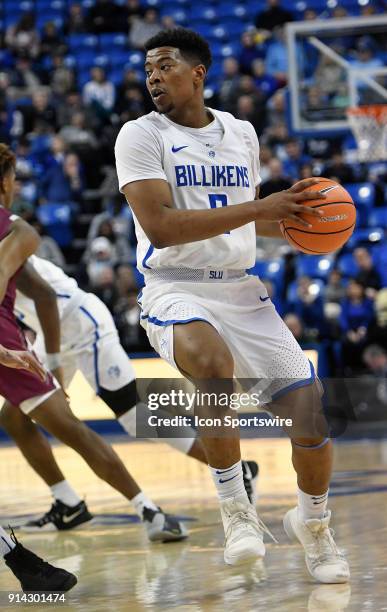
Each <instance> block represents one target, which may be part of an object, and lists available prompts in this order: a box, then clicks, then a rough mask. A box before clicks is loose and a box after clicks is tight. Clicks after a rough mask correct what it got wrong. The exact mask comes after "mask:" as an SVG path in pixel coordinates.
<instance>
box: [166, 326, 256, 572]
mask: <svg viewBox="0 0 387 612" xmlns="http://www.w3.org/2000/svg"><path fill="white" fill-rule="evenodd" d="M168 330H169V334H172V335H173V355H174V361H175V364H176V365H177V367H178V368H179V370H180V371H181V372H182V373H183V374H184V375H186V376H187V377H188V378H189V379H190V380H192V381H194V383H195V385H196V388H197V389H198V390H199V391H200V392H202V393H203V394H205V393H210V394H212V393H216V394H219V393H221V394H222V395H223V394H226V396H227V395H228V396H229V395H230V394H231V393H232V392H233V372H234V362H233V357H232V355H231V353H230V351H229V349H228V347H227V345H226V343H225V342H224V340H223V339H222V337H221V336H220V334H219V333H218V331H217V330H216V329H215V328H214V327H213V326H212V325H210V324H209V323H207V322H204V321H194V322H191V323H188V324H184V325H174V326H173V327H172V326H169V328H168ZM204 397H205V396H204ZM195 414H197V415H198V416H199V417H200V418H202V417H204V418H208V417H209V418H214V417H220V419H223V418H224V417H225V416H226V415H230V416H231V415H232V411H230V409H229V407H228V406H227V407H225V408H219V407H216V408H214V406H211V405H209V404H208V405H201V406H196V408H195ZM199 431H200V434H201V438H202V443H203V445H204V447H205V451H206V455H207V457H208V463H209V467H210V471H211V474H212V477H213V480H214V483H215V486H216V489H217V492H218V496H219V500H220V506H221V514H222V520H223V526H224V530H225V536H226V543H225V552H224V558H225V561H226V563H229V564H231V565H238V564H241V563H245V562H249V561H253V560H256V559H257V558H260V557H262V556H263V555H264V552H265V548H264V545H263V531H262V529H261V526H260V523H259V521H258V517H257V515H256V512H255V508H253V506H252V505H251V504H250V503H249V500H248V497H247V494H246V491H245V487H244V483H243V471H242V463H241V455H240V441H239V431H238V430H233V432H232V433H231V434H230V431H229V429H227V427H226V426H223V425H220V426H218V427H217V428H216V429H211V428H210V430H207V431H206V430H204V429H203V428H201V429H200V428H199Z"/></svg>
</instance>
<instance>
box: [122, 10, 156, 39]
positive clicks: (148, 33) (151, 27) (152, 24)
mask: <svg viewBox="0 0 387 612" xmlns="http://www.w3.org/2000/svg"><path fill="white" fill-rule="evenodd" d="M160 30H161V24H160V22H159V16H158V13H157V11H156V10H155V9H154V8H148V9H146V11H145V13H144V17H136V18H134V19H133V21H132V25H131V28H130V32H129V44H130V46H131V47H134V49H143V48H144V44H145V43H146V41H147V40H148V38H151V37H152V36H155V34H157V32H159V31H160Z"/></svg>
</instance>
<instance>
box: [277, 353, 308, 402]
mask: <svg viewBox="0 0 387 612" xmlns="http://www.w3.org/2000/svg"><path fill="white" fill-rule="evenodd" d="M308 361H309V364H310V378H305V379H304V380H298V381H297V382H295V383H292V384H291V385H289V386H288V387H284V388H283V389H280V391H277V393H274V395H272V396H271V401H275V400H277V399H278V398H280V397H282V396H283V395H285V394H286V393H289V391H294V390H295V389H300V388H301V387H307V386H308V385H311V384H312V383H313V382H314V381H315V380H316V373H315V371H314V367H313V363H312V362H311V361H310V360H308Z"/></svg>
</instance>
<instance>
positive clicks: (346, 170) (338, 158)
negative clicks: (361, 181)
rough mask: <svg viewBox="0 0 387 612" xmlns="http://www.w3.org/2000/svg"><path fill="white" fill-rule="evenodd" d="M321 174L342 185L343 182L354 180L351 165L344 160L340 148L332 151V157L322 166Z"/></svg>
mask: <svg viewBox="0 0 387 612" xmlns="http://www.w3.org/2000/svg"><path fill="white" fill-rule="evenodd" d="M322 174H323V176H326V177H327V178H331V179H333V180H335V181H337V182H338V183H342V184H344V185H345V183H353V182H354V181H355V174H354V171H353V169H352V167H351V166H350V165H349V164H347V163H346V162H345V161H344V156H343V153H342V151H341V150H337V151H335V152H334V153H332V158H331V160H330V161H329V162H328V163H327V164H326V166H325V167H324V169H323V171H322Z"/></svg>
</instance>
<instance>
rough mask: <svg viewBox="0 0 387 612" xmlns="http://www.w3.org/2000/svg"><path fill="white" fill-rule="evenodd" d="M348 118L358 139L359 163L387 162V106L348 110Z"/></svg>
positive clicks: (356, 107) (360, 107)
mask: <svg viewBox="0 0 387 612" xmlns="http://www.w3.org/2000/svg"><path fill="white" fill-rule="evenodd" d="M347 117H348V122H349V125H350V126H351V130H352V132H353V134H354V136H355V138H356V143H357V148H358V152H359V161H379V160H387V104H372V105H366V106H355V107H352V108H348V109H347Z"/></svg>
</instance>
